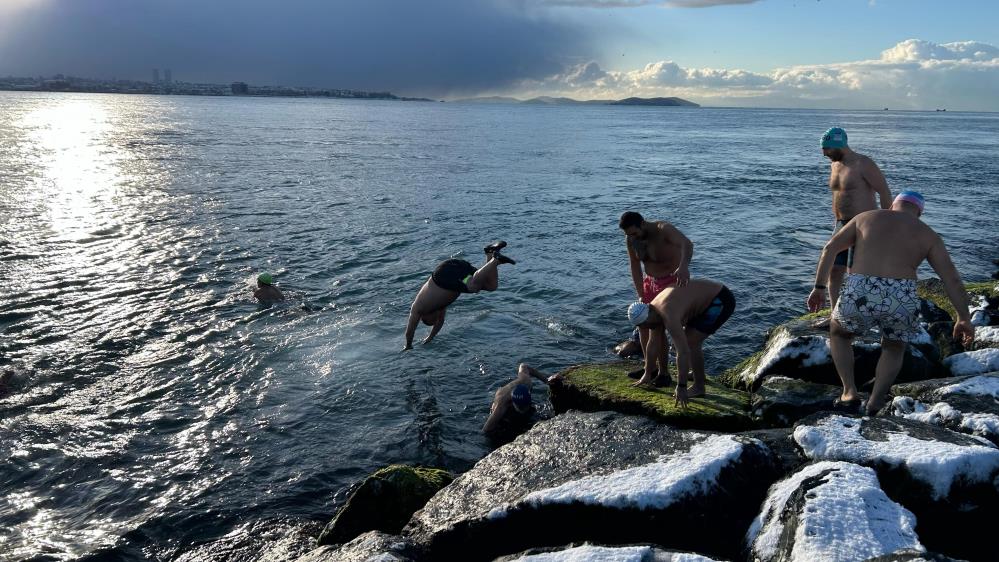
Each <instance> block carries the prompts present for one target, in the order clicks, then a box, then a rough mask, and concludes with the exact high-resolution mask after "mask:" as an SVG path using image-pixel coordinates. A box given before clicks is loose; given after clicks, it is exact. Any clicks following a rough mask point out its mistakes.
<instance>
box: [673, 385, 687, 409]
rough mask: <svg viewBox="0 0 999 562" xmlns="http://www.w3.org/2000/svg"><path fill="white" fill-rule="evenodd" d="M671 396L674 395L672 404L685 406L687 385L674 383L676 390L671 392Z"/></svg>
mask: <svg viewBox="0 0 999 562" xmlns="http://www.w3.org/2000/svg"><path fill="white" fill-rule="evenodd" d="M673 396H674V397H676V401H675V402H674V403H673V405H674V406H679V407H681V408H686V407H687V385H679V384H678V385H676V392H674V393H673Z"/></svg>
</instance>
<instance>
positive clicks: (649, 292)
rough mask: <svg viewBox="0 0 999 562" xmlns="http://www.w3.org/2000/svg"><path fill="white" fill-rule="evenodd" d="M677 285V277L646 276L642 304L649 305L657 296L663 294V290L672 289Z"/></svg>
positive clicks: (643, 284) (643, 283)
mask: <svg viewBox="0 0 999 562" xmlns="http://www.w3.org/2000/svg"><path fill="white" fill-rule="evenodd" d="M673 285H676V275H667V276H665V277H649V276H648V275H646V276H645V279H644V280H643V281H642V302H644V303H645V304H649V303H650V302H652V299H654V298H656V295H658V294H659V293H661V292H663V289H666V288H667V287H672V286H673Z"/></svg>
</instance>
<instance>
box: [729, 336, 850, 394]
mask: <svg viewBox="0 0 999 562" xmlns="http://www.w3.org/2000/svg"><path fill="white" fill-rule="evenodd" d="M784 358H788V359H796V358H803V359H802V362H801V364H802V366H804V367H811V366H813V365H825V364H826V363H829V362H831V361H832V356H831V355H830V354H829V338H825V337H822V336H801V337H797V338H796V337H794V336H792V335H791V333H790V332H788V331H787V330H780V331H779V333H778V334H777V335H776V336H774V339H772V340H771V341H770V343H769V344H768V345H767V351H766V353H764V354H763V357H760V361H759V362H758V363H757V364H756V369H749V368H747V369H744V370H743V371H742V372H741V373H739V377H740V378H741V379H742V380H744V381H746V382H747V383H755V382H756V381H757V380H758V379H759V378H760V377H761V376H762V375H763V373H765V372H766V371H767V370H768V369H770V368H771V367H773V366H774V365H776V364H777V362H779V361H780V360H781V359H784Z"/></svg>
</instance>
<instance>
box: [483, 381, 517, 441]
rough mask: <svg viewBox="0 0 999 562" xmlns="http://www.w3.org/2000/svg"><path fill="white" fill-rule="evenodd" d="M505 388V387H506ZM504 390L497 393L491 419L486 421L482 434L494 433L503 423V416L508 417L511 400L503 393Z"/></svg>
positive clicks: (490, 410) (490, 413) (490, 415)
mask: <svg viewBox="0 0 999 562" xmlns="http://www.w3.org/2000/svg"><path fill="white" fill-rule="evenodd" d="M504 388H505V387H504ZM504 388H501V389H499V390H497V391H496V397H495V398H493V405H492V407H491V408H490V409H489V417H488V418H487V419H486V423H484V424H483V425H482V432H483V433H489V432H490V431H494V430H495V429H496V428H497V427H499V425H500V422H501V421H503V416H505V415H506V411H507V408H509V404H508V403H509V402H510V401H509V400H507V399H506V396H505V394H504V392H503V390H504Z"/></svg>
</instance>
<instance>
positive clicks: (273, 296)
mask: <svg viewBox="0 0 999 562" xmlns="http://www.w3.org/2000/svg"><path fill="white" fill-rule="evenodd" d="M253 296H254V297H257V300H258V301H260V302H262V303H272V302H277V301H283V300H284V294H282V293H281V290H280V289H278V288H277V287H275V286H274V276H273V275H271V274H270V273H267V272H264V273H261V274H260V275H258V276H257V288H256V289H254V290H253Z"/></svg>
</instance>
